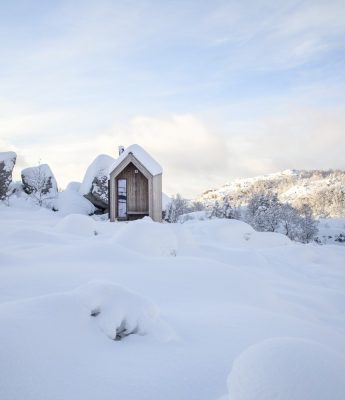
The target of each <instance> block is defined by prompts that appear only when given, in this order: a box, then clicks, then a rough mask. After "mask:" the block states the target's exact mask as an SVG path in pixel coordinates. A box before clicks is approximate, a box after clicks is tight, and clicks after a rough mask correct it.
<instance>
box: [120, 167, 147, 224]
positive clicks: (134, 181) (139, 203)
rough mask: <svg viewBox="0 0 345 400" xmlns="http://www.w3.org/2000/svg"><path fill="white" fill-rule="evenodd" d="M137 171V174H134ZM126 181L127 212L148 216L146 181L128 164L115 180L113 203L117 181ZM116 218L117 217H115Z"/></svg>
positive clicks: (136, 169)
mask: <svg viewBox="0 0 345 400" xmlns="http://www.w3.org/2000/svg"><path fill="white" fill-rule="evenodd" d="M135 171H137V173H135ZM119 179H126V180H127V212H128V214H130V213H131V212H135V213H139V212H141V213H142V214H147V215H148V214H149V189H148V179H147V178H145V176H144V175H143V174H142V173H141V172H140V171H139V170H138V168H137V167H136V166H135V165H134V164H132V163H130V164H128V165H127V167H126V168H125V169H124V170H123V171H121V172H120V173H119V175H117V177H116V178H115V201H117V181H118V180H119ZM116 217H118V215H116Z"/></svg>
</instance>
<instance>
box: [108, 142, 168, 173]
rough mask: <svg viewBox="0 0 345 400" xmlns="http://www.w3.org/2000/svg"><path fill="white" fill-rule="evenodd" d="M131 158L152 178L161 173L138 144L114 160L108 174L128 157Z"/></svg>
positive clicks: (158, 166) (159, 167)
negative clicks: (130, 155)
mask: <svg viewBox="0 0 345 400" xmlns="http://www.w3.org/2000/svg"><path fill="white" fill-rule="evenodd" d="M130 153H131V154H133V156H134V157H135V158H136V159H137V160H138V161H139V162H140V163H141V164H142V165H143V166H144V167H145V168H146V169H147V170H148V171H149V172H150V174H151V175H152V176H155V175H159V174H161V173H162V171H163V170H162V167H161V166H160V164H158V162H157V161H156V160H154V159H153V158H152V157H151V156H150V155H149V154H148V153H147V152H146V151H145V150H144V149H143V148H142V147H141V146H139V145H138V144H132V145H131V146H129V147H127V149H126V150H125V151H124V152H123V153H122V154H121V155H120V156H119V157H118V158H117V159H116V160H115V162H114V163H113V164H112V165H111V166H110V168H109V174H111V172H112V171H114V169H115V168H117V167H118V166H119V165H120V164H121V163H122V161H123V160H124V159H125V158H126V157H127V156H128V154H130Z"/></svg>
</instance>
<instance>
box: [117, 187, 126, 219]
mask: <svg viewBox="0 0 345 400" xmlns="http://www.w3.org/2000/svg"><path fill="white" fill-rule="evenodd" d="M117 207H118V208H117V209H118V217H119V218H126V217H127V179H118V181H117Z"/></svg>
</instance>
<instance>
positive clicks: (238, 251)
mask: <svg viewBox="0 0 345 400" xmlns="http://www.w3.org/2000/svg"><path fill="white" fill-rule="evenodd" d="M0 222H1V230H0V285H1V290H0V327H1V329H0V342H1V347H0V371H1V374H0V399H1V400H23V399H25V400H57V399H83V400H89V399H90V400H91V399H92V400H93V399H102V400H114V399H117V398H119V399H126V400H137V399H139V398H140V399H143V400H161V399H164V400H176V399H179V400H191V399H198V400H211V399H212V400H219V399H220V398H221V399H231V400H254V399H255V400H273V399H277V398H279V399H282V400H290V399H294V400H306V399H309V398H310V399H311V398H312V399H313V400H324V399H326V398H327V399H332V400H343V399H344V393H345V386H344V380H343V376H344V373H345V289H344V288H345V268H344V265H345V263H344V260H345V248H344V247H342V246H332V245H324V246H319V245H316V244H309V245H303V244H300V243H295V242H291V241H290V240H289V239H288V238H287V237H286V236H283V235H281V234H277V233H271V232H270V233H269V232H256V231H254V230H253V229H252V228H251V227H250V226H249V225H247V224H245V223H244V222H241V221H237V220H229V219H213V220H209V219H207V220H197V219H195V220H191V221H187V222H185V223H184V224H167V223H163V224H159V223H154V222H152V221H151V220H150V219H148V218H146V219H143V220H139V221H133V222H129V223H125V222H123V223H121V222H118V223H109V222H107V221H103V220H101V217H95V216H94V217H90V216H86V215H81V214H70V215H66V216H64V214H63V213H57V212H56V213H54V212H52V211H50V210H47V209H45V208H39V207H36V208H31V209H28V208H27V207H26V208H21V207H20V206H19V205H16V206H12V207H7V206H5V205H3V204H0Z"/></svg>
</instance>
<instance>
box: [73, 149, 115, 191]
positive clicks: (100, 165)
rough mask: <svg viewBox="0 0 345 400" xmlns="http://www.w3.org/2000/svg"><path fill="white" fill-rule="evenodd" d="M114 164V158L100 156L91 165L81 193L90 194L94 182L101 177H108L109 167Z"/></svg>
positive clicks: (81, 187)
mask: <svg viewBox="0 0 345 400" xmlns="http://www.w3.org/2000/svg"><path fill="white" fill-rule="evenodd" d="M113 163H114V158H113V157H110V156H108V155H106V154H100V155H99V156H97V157H96V158H95V159H94V160H93V162H92V163H91V164H90V165H89V167H88V168H87V170H86V172H85V176H84V179H83V181H82V183H81V185H80V189H79V193H81V194H83V195H84V194H88V193H90V192H91V190H92V182H93V180H94V178H95V177H97V176H99V175H102V174H104V175H107V173H108V169H109V167H110V166H111V165H112V164H113Z"/></svg>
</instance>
